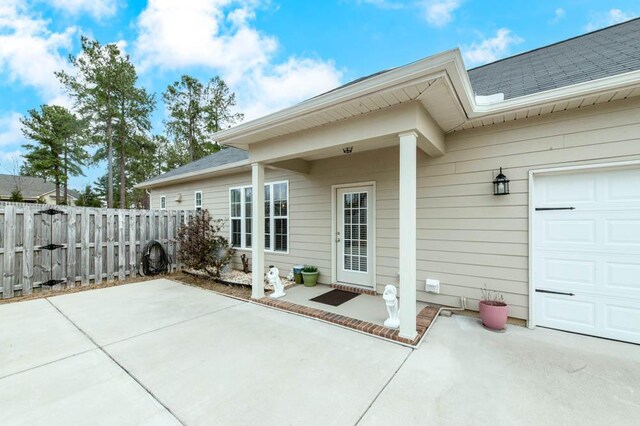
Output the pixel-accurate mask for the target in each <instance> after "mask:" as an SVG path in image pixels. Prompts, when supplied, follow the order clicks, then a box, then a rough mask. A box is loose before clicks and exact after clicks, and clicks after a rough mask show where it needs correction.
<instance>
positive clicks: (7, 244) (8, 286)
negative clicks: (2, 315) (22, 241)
mask: <svg viewBox="0 0 640 426" xmlns="http://www.w3.org/2000/svg"><path fill="white" fill-rule="evenodd" d="M15 246H16V208H15V207H14V206H7V207H6V208H5V210H4V259H3V262H4V269H3V274H2V298H3V299H8V298H10V297H13V282H14V275H15V264H16V263H15V248H16V247H15Z"/></svg>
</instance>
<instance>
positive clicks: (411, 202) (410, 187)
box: [398, 132, 418, 339]
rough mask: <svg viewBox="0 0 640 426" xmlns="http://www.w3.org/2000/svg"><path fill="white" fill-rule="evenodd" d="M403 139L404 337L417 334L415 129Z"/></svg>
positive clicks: (402, 265)
mask: <svg viewBox="0 0 640 426" xmlns="http://www.w3.org/2000/svg"><path fill="white" fill-rule="evenodd" d="M398 136H399V138H400V205H399V208H400V243H399V244H400V262H399V263H400V337H405V338H407V339H413V338H414V337H416V335H417V332H416V161H417V151H416V148H417V139H418V135H417V134H416V133H415V132H407V133H401V134H400V135H398Z"/></svg>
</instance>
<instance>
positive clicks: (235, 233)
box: [231, 219, 241, 247]
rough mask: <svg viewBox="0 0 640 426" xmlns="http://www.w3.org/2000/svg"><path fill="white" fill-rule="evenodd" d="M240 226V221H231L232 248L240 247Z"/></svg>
mask: <svg viewBox="0 0 640 426" xmlns="http://www.w3.org/2000/svg"><path fill="white" fill-rule="evenodd" d="M240 225H241V222H240V219H232V220H231V245H232V246H233V247H240V244H241V239H240V236H241V233H240Z"/></svg>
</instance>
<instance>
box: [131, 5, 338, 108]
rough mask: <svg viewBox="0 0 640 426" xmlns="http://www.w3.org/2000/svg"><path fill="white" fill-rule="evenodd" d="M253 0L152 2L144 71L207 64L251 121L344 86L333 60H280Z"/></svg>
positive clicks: (143, 33)
mask: <svg viewBox="0 0 640 426" xmlns="http://www.w3.org/2000/svg"><path fill="white" fill-rule="evenodd" d="M259 6H260V4H259V3H258V2H257V1H252V0H192V1H190V2H186V3H185V2H180V3H177V2H174V1H173V0H150V1H149V4H148V5H147V8H146V9H145V10H144V11H143V12H142V14H141V15H140V17H139V19H138V22H137V24H138V32H139V34H138V38H137V39H136V41H135V42H134V43H133V56H134V59H135V60H136V62H138V63H139V65H140V69H141V70H142V71H143V72H144V71H148V70H149V69H151V68H153V67H159V68H162V69H169V70H176V69H182V68H187V67H204V68H207V69H210V70H211V71H212V72H215V73H218V74H219V75H220V76H221V77H222V78H223V79H224V80H225V81H226V82H227V83H228V84H229V85H230V86H231V88H232V89H233V90H234V91H235V92H236V95H237V97H238V104H239V110H240V111H242V112H244V113H245V118H246V119H251V118H256V117H258V116H259V115H263V114H266V113H268V112H272V111H274V110H276V109H279V108H283V107H286V106H289V105H291V104H292V103H295V102H298V101H301V100H303V99H305V98H307V97H310V96H313V95H316V94H318V93H320V92H323V91H325V90H328V89H331V88H333V87H335V86H337V85H339V84H340V80H341V78H342V73H341V72H340V71H339V70H338V69H337V68H336V67H335V66H334V64H333V63H332V62H327V61H323V60H320V59H308V58H286V59H284V60H283V61H275V59H274V57H275V55H276V53H277V49H278V41H277V40H276V38H275V37H272V36H270V35H268V34H264V33H262V32H260V31H258V30H257V29H256V28H255V27H254V26H253V25H252V20H253V19H254V18H255V11H256V8H257V7H259Z"/></svg>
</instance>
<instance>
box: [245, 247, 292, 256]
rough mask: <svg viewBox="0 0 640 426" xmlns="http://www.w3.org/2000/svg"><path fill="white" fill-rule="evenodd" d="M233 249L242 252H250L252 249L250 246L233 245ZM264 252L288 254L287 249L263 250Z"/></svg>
mask: <svg viewBox="0 0 640 426" xmlns="http://www.w3.org/2000/svg"><path fill="white" fill-rule="evenodd" d="M234 249H235V250H236V251H243V252H247V253H251V252H252V251H253V250H252V249H251V248H240V247H234ZM264 252H265V253H269V254H289V250H287V251H275V250H265V251H264Z"/></svg>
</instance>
